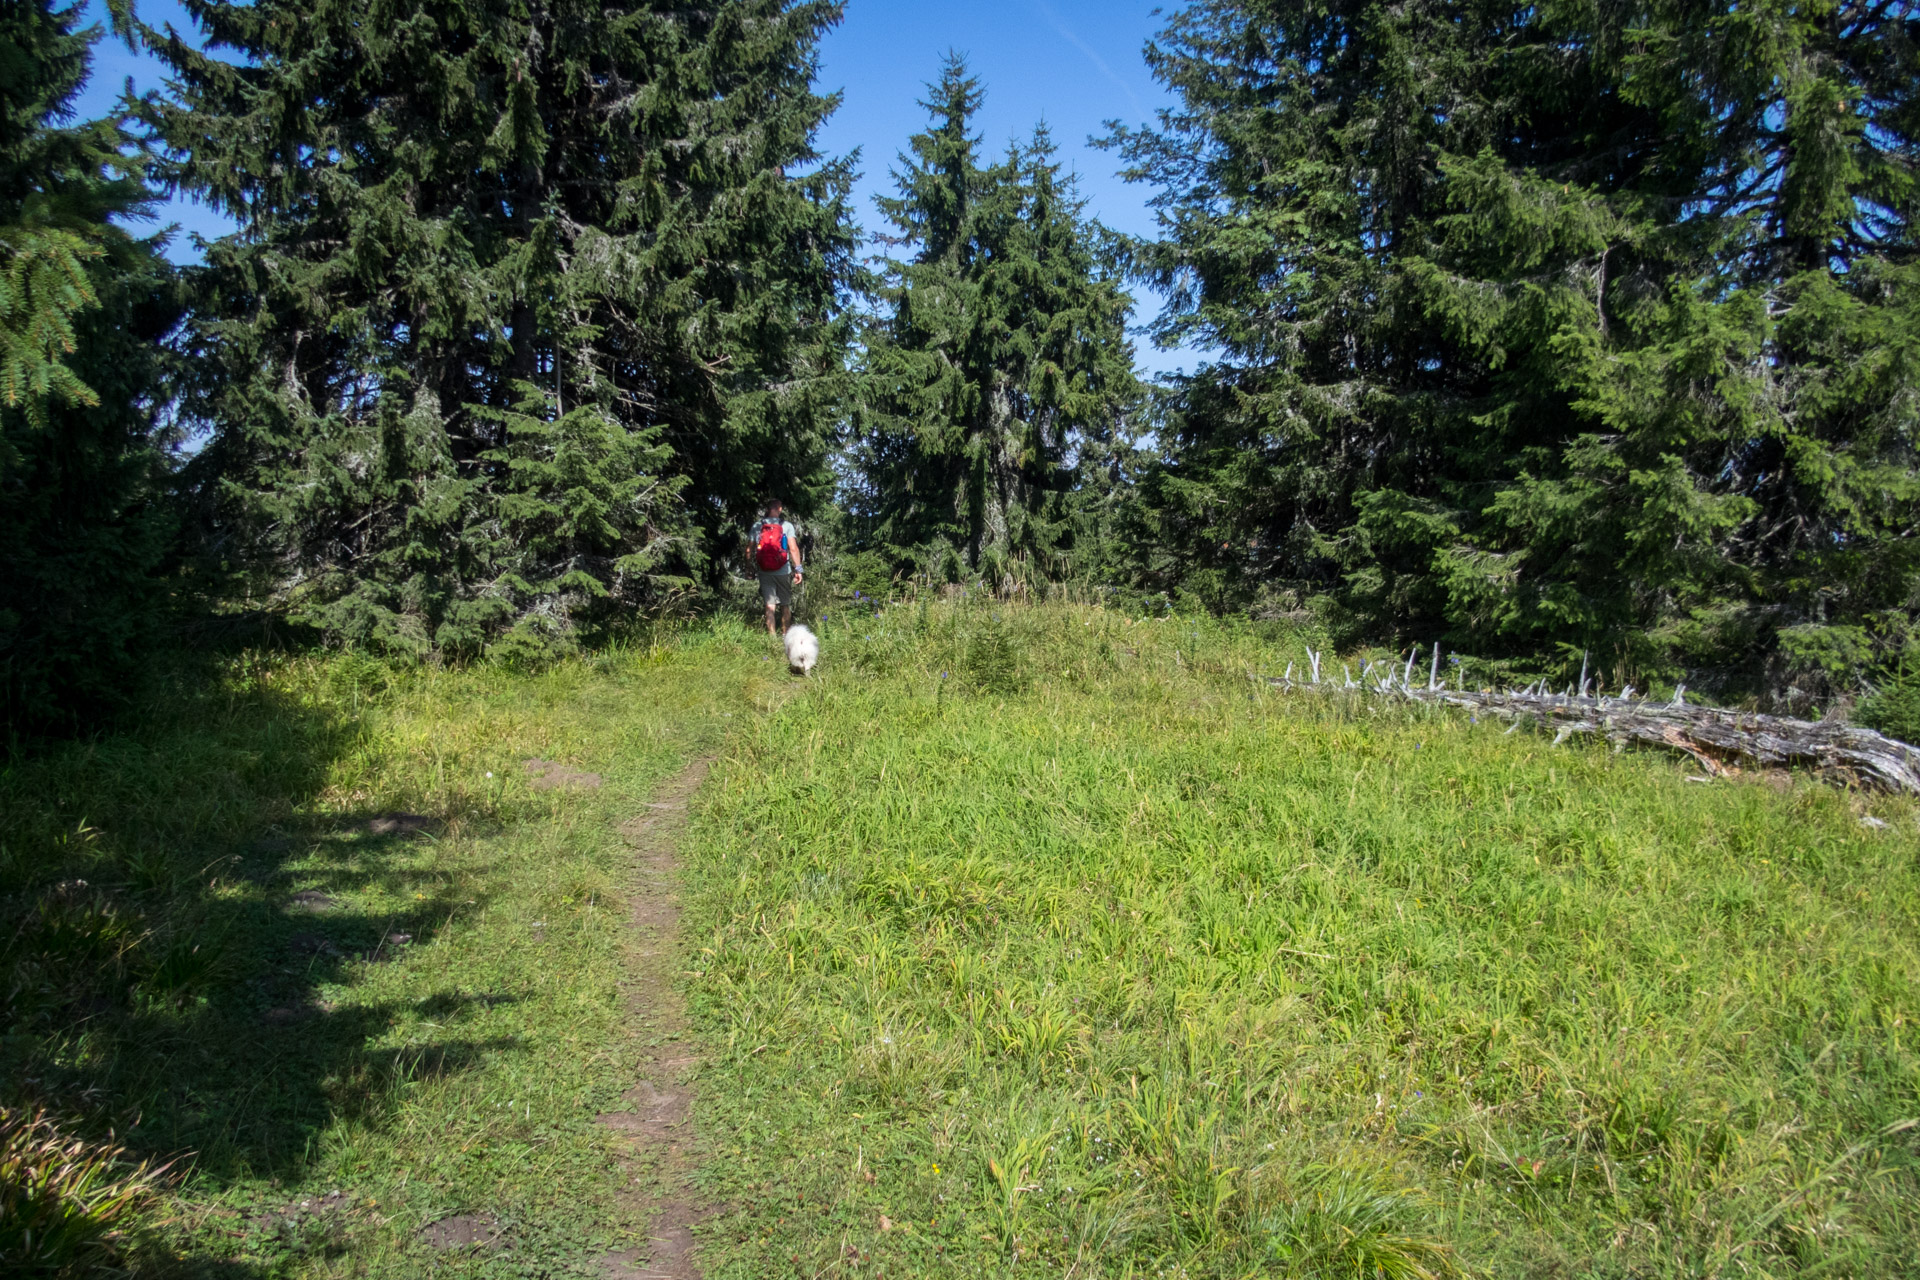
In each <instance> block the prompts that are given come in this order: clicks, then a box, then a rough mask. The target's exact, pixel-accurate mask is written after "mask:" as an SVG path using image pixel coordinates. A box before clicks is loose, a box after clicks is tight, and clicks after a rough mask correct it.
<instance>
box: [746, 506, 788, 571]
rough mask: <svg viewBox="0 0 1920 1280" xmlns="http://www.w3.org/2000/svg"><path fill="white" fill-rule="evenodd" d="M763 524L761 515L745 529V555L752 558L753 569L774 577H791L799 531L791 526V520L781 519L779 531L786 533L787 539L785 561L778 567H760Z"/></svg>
mask: <svg viewBox="0 0 1920 1280" xmlns="http://www.w3.org/2000/svg"><path fill="white" fill-rule="evenodd" d="M764 524H766V519H765V517H762V518H761V519H759V520H755V521H754V522H753V524H752V525H751V526H750V527H749V528H748V529H747V556H748V558H749V559H752V560H753V568H754V571H755V572H756V573H763V574H767V575H769V576H771V577H776V578H786V577H791V576H792V575H793V562H794V560H795V558H796V557H798V556H799V554H800V534H799V531H798V530H796V529H795V528H794V527H793V521H791V520H782V521H781V522H780V532H781V533H782V534H784V535H786V539H787V563H786V564H785V565H784V566H783V567H781V568H778V569H762V568H761V567H760V561H759V555H760V527H761V526H762V525H764Z"/></svg>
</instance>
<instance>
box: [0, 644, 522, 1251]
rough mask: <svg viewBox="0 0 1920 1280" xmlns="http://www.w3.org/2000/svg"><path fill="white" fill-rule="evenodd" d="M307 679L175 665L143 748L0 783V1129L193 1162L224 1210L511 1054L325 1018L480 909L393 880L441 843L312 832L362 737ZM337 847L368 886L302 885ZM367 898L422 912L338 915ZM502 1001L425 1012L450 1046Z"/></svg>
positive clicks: (334, 824)
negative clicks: (354, 1131) (399, 1036)
mask: <svg viewBox="0 0 1920 1280" xmlns="http://www.w3.org/2000/svg"><path fill="white" fill-rule="evenodd" d="M315 671H316V668H315V667H313V666H312V665H311V664H308V665H307V666H306V667H305V668H304V674H302V668H301V667H300V664H299V660H291V661H290V662H288V663H285V664H279V665H278V666H277V667H276V665H274V664H266V663H261V662H254V661H250V660H235V661H230V662H226V663H224V664H222V665H220V666H218V668H217V669H215V668H213V665H212V664H202V665H201V666H200V667H199V668H198V669H197V670H192V669H187V668H185V667H183V668H182V669H181V670H180V671H179V672H178V673H176V674H175V675H174V676H173V677H172V678H171V679H169V680H165V681H161V682H159V683H160V684H161V685H162V690H161V692H160V693H158V694H157V695H156V696H155V699H154V704H153V705H152V706H151V707H150V708H149V709H148V711H147V713H146V715H145V716H144V717H142V720H141V726H142V727H139V728H135V729H130V730H129V731H127V732H124V733H121V734H119V735H116V736H113V737H107V738H101V739H98V740H95V741H92V742H86V743H77V744H67V745H65V746H60V747H55V748H52V749H49V750H47V751H45V752H43V753H42V754H40V755H39V756H37V757H35V758H32V759H27V760H18V759H16V760H14V761H11V762H9V763H7V764H5V765H4V766H3V767H0V1028H4V1030H0V1105H4V1106H5V1107H8V1108H28V1109H37V1108H42V1107H44V1108H46V1109H47V1110H48V1111H49V1112H51V1113H52V1114H54V1115H56V1116H58V1117H59V1118H60V1122H61V1123H62V1125H63V1126H64V1127H66V1128H67V1129H68V1130H70V1131H72V1132H75V1133H77V1134H78V1135H80V1136H85V1137H90V1138H95V1139H99V1138H104V1137H106V1136H107V1135H108V1134H109V1133H111V1134H112V1135H114V1137H115V1140H116V1141H118V1142H119V1143H121V1144H124V1145H125V1146H126V1148H127V1149H128V1151H129V1152H130V1153H131V1154H132V1155H133V1156H135V1157H137V1158H144V1159H152V1160H154V1161H156V1162H162V1161H167V1160H180V1161H182V1162H183V1163H185V1164H190V1166H191V1168H192V1170H193V1176H194V1178H195V1180H196V1182H197V1183H198V1184H199V1185H201V1186H203V1187H205V1188H206V1189H208V1190H209V1191H216V1192H217V1191H218V1190H220V1189H222V1188H225V1187H227V1186H231V1185H233V1184H234V1183H235V1182H237V1181H240V1180H245V1179H252V1180H265V1181H268V1182H270V1183H285V1182H293V1181H296V1180H297V1179H298V1177H299V1175H300V1174H301V1172H302V1170H303V1168H304V1167H305V1165H306V1163H307V1161H308V1160H309V1158H310V1157H311V1155H312V1154H313V1152H314V1144H315V1142H316V1140H317V1138H318V1136H319V1135H320V1134H321V1133H322V1132H323V1131H324V1129H325V1128H326V1127H327V1126H328V1125H329V1124H330V1123H333V1122H335V1121H337V1120H338V1119H340V1118H342V1117H354V1118H359V1119H363V1120H367V1121H371V1122H374V1123H378V1122H379V1121H380V1119H381V1118H382V1116H383V1115H384V1114H385V1113H386V1111H387V1110H388V1108H389V1107H390V1106H391V1103H392V1100H393V1099H394V1098H395V1096H396V1095H397V1093H398V1091H399V1086H400V1085H401V1084H402V1083H404V1082H405V1081H409V1080H421V1079H426V1078H432V1077H440V1076H447V1075H452V1074H457V1073H460V1072H463V1071H466V1070H468V1069H469V1068H471V1067H472V1066H474V1065H475V1064H477V1063H478V1062H480V1061H481V1060H482V1059H484V1058H485V1057H486V1056H487V1055H488V1054H489V1053H492V1052H495V1051H498V1050H502V1049H506V1048H510V1047H511V1046H512V1043H513V1042H512V1041H511V1040H502V1039H480V1038H468V1039H460V1038H454V1039H440V1040H437V1041H436V1042H435V1043H434V1044H433V1045H431V1046H426V1047H418V1048H406V1049H387V1050H373V1049H370V1048H369V1047H368V1046H369V1044H370V1042H372V1041H373V1040H375V1039H377V1038H378V1037H380V1036H382V1035H383V1034H385V1033H386V1032H387V1031H388V1029H389V1027H390V1025H391V1023H392V1022H393V1020H394V1019H395V1018H396V1017H397V1016H398V1015H399V1014H400V1013H401V1010H400V1009H399V1008H398V1007H396V1006H388V1005H381V1004H374V1005H363V1004H354V1005H343V1006H339V1007H334V1006H331V1005H329V1004H328V1002H327V1001H326V999H325V993H326V992H327V990H328V989H330V988H334V987H337V986H339V985H342V984H346V983H350V982H351V981H353V980H354V978H355V976H356V974H359V973H361V972H363V971H364V970H365V968H366V967H367V966H370V965H379V964H383V963H388V962H392V961H395V960H397V959H399V958H400V957H402V956H404V955H405V954H406V952H407V951H409V950H411V949H413V948H417V947H421V946H425V945H428V944H429V943H431V942H432V941H433V939H434V937H435V936H436V934H437V933H438V932H439V931H440V930H441V929H442V928H444V927H445V925H446V923H447V922H448V921H449V920H450V919H451V918H453V916H454V915H456V914H457V913H459V912H461V911H465V910H472V909H477V908H479V907H483V906H484V904H483V903H476V902H473V901H471V900H460V901H455V900H453V899H452V898H451V897H450V896H448V895H446V894H445V893H444V892H443V891H440V890H428V889H427V888H426V887H425V886H426V884H427V878H426V877H424V876H421V875H419V874H418V873H414V872H411V871H409V870H407V869H406V868H405V867H403V866H399V865H394V864H397V863H399V862H401V861H403V857H402V855H404V854H406V853H407V852H408V846H410V845H411V844H412V843H413V842H415V841H418V840H426V839H431V838H433V833H434V828H435V825H436V824H434V823H433V822H432V821H431V820H421V819H418V818H416V817H415V816H413V815H380V814H372V813H364V814H359V815H354V816H351V817H344V818H328V819H325V820H324V821H322V820H317V819H315V818H313V817H312V816H311V810H312V807H313V805H314V802H315V800H316V799H317V797H318V796H319V794H320V792H321V789H322V788H323V787H324V786H325V784H326V779H327V777H328V775H329V770H330V768H331V767H332V765H333V764H334V763H335V762H336V761H338V760H339V759H340V758H341V757H342V756H343V755H345V754H347V753H349V752H352V751H354V750H356V749H359V748H360V747H361V746H362V745H363V740H364V737H365V733H366V730H365V729H364V728H363V725H362V723H361V721H360V720H359V719H358V717H357V716H356V715H355V714H354V710H353V707H354V705H355V704H354V703H353V702H352V701H349V700H348V699H346V698H342V697H340V696H337V695H335V694H331V693H330V692H329V691H328V689H327V687H326V684H325V682H324V681H323V680H320V679H318V678H317V677H316V676H315ZM331 846H339V847H340V848H341V849H342V851H343V852H349V853H350V854H351V857H352V861H353V863H354V866H355V870H353V871H347V870H345V869H344V868H343V869H339V870H332V871H330V870H326V869H324V868H323V869H322V870H320V871H318V872H307V871H304V870H303V871H301V872H299V873H298V874H296V873H295V871H294V870H293V869H292V868H291V867H290V865H289V864H291V863H293V862H295V861H296V860H300V859H305V858H308V857H309V855H311V854H313V853H315V852H319V853H323V854H324V853H325V852H326V851H327V850H328V849H329V847H331ZM323 861H324V859H323ZM316 879H317V880H318V881H319V882H320V883H319V886H318V887H317V888H316V887H312V886H313V882H314V881H315V880H316ZM303 886H304V887H303ZM365 888H382V889H386V890H389V891H396V890H401V889H404V890H406V892H405V893H396V895H395V896H397V897H400V898H402V899H403V900H405V899H411V905H410V906H409V907H408V908H407V909H406V910H405V911H403V912H396V913H391V914H377V915H376V914H369V913H364V912H357V911H353V910H348V909H345V908H344V907H343V906H342V905H341V904H340V903H339V902H338V901H337V900H336V898H335V897H334V895H335V894H345V893H350V892H352V891H354V890H357V889H365ZM416 891H418V892H419V893H424V894H425V895H426V896H417V893H416ZM505 999H508V997H503V996H490V995H473V994H463V993H459V992H443V993H440V994H437V995H435V996H433V997H432V998H431V999H430V1001H429V1004H430V1006H431V1012H432V1015H433V1016H434V1017H435V1019H436V1021H439V1022H441V1023H443V1024H451V1023H454V1022H457V1020H458V1018H459V1016H460V1015H461V1014H462V1012H463V1011H464V1010H466V1009H467V1008H469V1007H472V1006H475V1005H491V1004H495V1003H499V1002H501V1001H502V1000H505ZM423 1007H424V1006H415V1005H410V1006H409V1009H410V1010H418V1009H420V1008H423ZM182 1265H185V1266H188V1267H189V1268H190V1269H191V1270H193V1273H194V1274H201V1273H204V1274H209V1275H212V1274H218V1275H233V1276H242V1275H249V1274H253V1273H252V1272H251V1271H250V1270H248V1269H247V1268H246V1267H245V1266H244V1265H240V1264H233V1265H228V1264H224V1263H219V1262H217V1261H216V1260H212V1259H209V1260H207V1262H206V1267H210V1268H213V1269H212V1270H205V1269H204V1268H200V1267H199V1266H198V1260H193V1259H189V1260H182ZM223 1267H224V1268H225V1269H224V1270H223V1269H221V1268H223Z"/></svg>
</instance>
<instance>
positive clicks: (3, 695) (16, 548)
mask: <svg viewBox="0 0 1920 1280" xmlns="http://www.w3.org/2000/svg"><path fill="white" fill-rule="evenodd" d="M83 23H84V17H83V13H82V7H81V6H80V5H78V4H72V5H68V6H65V7H56V6H55V5H53V4H50V3H47V2H46V0H28V2H26V3H9V4H7V5H5V6H0V730H3V731H13V732H29V733H39V732H45V731H54V730H61V729H71V728H74V727H77V726H80V725H83V724H85V723H87V722H89V721H91V720H93V719H95V718H97V717H99V716H100V715H102V714H105V713H107V712H110V711H111V710H113V709H114V708H115V707H116V706H117V705H119V704H120V703H121V702H122V701H124V699H125V697H126V695H127V693H128V691H129V690H130V689H131V687H132V686H133V684H134V681H135V679H136V677H137V674H138V666H139V663H140V660H141V658H142V656H143V654H144V652H145V649H146V645H147V643H148V642H149V641H150V639H151V636H152V632H153V627H154V623H155V620H156V611H157V608H158V606H159V604H160V602H161V599H162V589H161V582H160V579H159V576H158V574H159V569H160V566H161V563H162V560H163V557H164V556H165V554H166V552H167V551H168V549H169V545H170V544H169V536H170V534H169V523H168V511H167V509H166V507H165V504H164V502H163V500H162V499H163V497H164V490H165V486H166V482H167V477H166V458H165V452H164V448H163V444H164V433H163V431H162V429H161V425H160V423H159V421H158V420H157V418H156V404H157V402H158V401H159V400H160V399H161V398H162V396H163V390H162V370H161V361H160V346H159V343H160V339H161V338H162V337H163V336H164V335H165V334H166V333H167V331H168V330H169V329H170V328H171V327H172V326H173V324H174V323H175V322H176V319H177V317H178V314H179V308H178V306H177V305H176V304H175V302H174V299H173V292H172V284H171V279H170V273H169V270H168V268H167V265H166V263H165V262H164V260H163V259H162V258H161V257H160V255H159V247H158V241H157V240H156V239H142V238H140V237H137V236H135V235H134V234H132V233H131V232H130V231H128V230H127V229H126V224H127V223H128V222H138V221H139V220H141V219H143V218H147V217H150V215H151V211H152V206H153V203H154V196H153V192H152V191H151V189H150V188H149V187H148V186H147V185H146V183H145V181H144V178H143V177H142V174H141V166H142V164H143V158H142V155H141V153H140V150H139V148H138V147H137V146H136V145H135V143H134V141H133V139H131V138H130V137H129V136H128V134H127V133H126V132H125V130H123V129H122V127H121V125H120V124H119V122H117V121H115V120H111V119H108V120H97V121H91V122H86V123H73V122H72V114H73V106H72V104H73V101H74V98H75V95H77V94H78V93H79V91H80V89H81V88H82V87H83V85H84V84H85V81H86V77H87V74H88V69H89V66H90V63H91V60H92V53H91V50H92V46H93V45H94V43H95V42H96V41H97V40H99V39H100V38H101V34H102V33H101V32H100V30H99V29H98V28H96V27H88V26H84V25H83ZM116 219H117V220H118V221H116Z"/></svg>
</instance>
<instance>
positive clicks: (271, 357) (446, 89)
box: [150, 0, 853, 655]
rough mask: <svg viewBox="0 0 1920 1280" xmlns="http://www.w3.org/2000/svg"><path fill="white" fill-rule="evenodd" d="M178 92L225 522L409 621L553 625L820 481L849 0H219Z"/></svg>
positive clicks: (166, 114) (349, 626)
mask: <svg viewBox="0 0 1920 1280" xmlns="http://www.w3.org/2000/svg"><path fill="white" fill-rule="evenodd" d="M188 8H189V12H190V13H192V15H193V16H194V17H195V19H196V20H197V21H198V22H199V23H200V24H201V26H202V28H203V29H204V30H205V31H206V32H207V33H208V34H209V36H210V37H211V42H210V44H209V45H208V46H207V47H206V48H200V47H196V46H195V45H194V44H193V43H190V42H189V41H187V40H185V39H184V38H182V37H180V36H179V35H178V34H177V33H173V32H171V31H169V32H166V33H158V32H155V33H150V38H151V40H152V43H153V46H154V48H155V49H156V50H157V51H158V52H159V53H160V54H161V56H162V57H164V58H165V59H166V61H167V62H168V63H169V64H170V65H171V67H172V68H173V70H174V73H175V76H176V80H175V82H174V86H173V97H172V98H170V99H164V100H156V101H154V102H153V103H152V106H151V118H152V121H153V124H154V127H155V128H156V130H157V132H158V134H159V136H160V137H162V138H163V139H164V140H165V142H166V144H167V145H168V146H169V147H170V148H171V149H172V151H173V153H174V154H175V156H176V157H177V159H178V163H179V166H180V170H179V172H180V181H181V182H182V183H183V184H185V185H187V186H190V187H191V188H193V189H194V190H196V191H198V192H200V193H201V194H202V195H203V196H205V197H206V198H207V199H209V200H210V201H211V202H212V203H214V204H215V205H216V206H217V207H219V208H221V209H223V210H225V211H227V212H228V213H230V214H231V215H233V216H234V217H235V218H236V219H237V220H238V222H239V223H240V229H239V231H238V232H237V233H235V234H234V235H232V236H229V237H226V238H224V239H222V240H220V241H217V242H215V243H213V244H212V245H210V246H209V247H208V253H207V265H206V267H205V268H204V270H202V271H200V272H199V273H197V280H196V285H197V295H196V296H197V298H198V300H199V311H198V314H197V316H196V320H195V324H194V327H193V330H192V334H191V339H190V347H191V350H192V353H193V355H194V356H195V357H196V358H197V364H198V368H199V369H200V371H201V373H200V378H199V380H198V382H197V384H196V386H195V387H194V389H193V390H194V394H193V396H192V398H191V400H190V404H191V406H192V408H193V409H194V411H195V412H196V413H197V415H198V416H199V417H201V418H202V419H203V420H204V421H205V422H206V423H207V424H208V425H209V427H210V430H211V443H210V444H209V445H208V447H207V448H206V450H205V451H204V452H203V453H202V455H201V456H200V458H199V459H198V460H197V465H198V466H199V468H200V473H201V476H202V479H203V482H204V484H205V485H206V486H207V487H208V488H209V489H213V490H217V492H218V493H219V494H220V495H222V497H223V499H224V501H223V502H222V503H221V504H220V506H219V514H218V519H217V524H218V527H217V529H216V530H215V532H216V534H217V536H218V537H219V538H221V539H224V540H225V542H226V544H227V545H230V546H232V547H234V548H236V549H237V551H245V552H250V553H252V559H251V561H250V563H248V564H247V566H246V567H250V568H252V569H253V570H255V571H256V572H259V573H262V574H264V575H265V576H266V578H267V580H268V581H269V582H270V583H271V584H272V585H273V587H274V588H275V590H276V591H278V592H279V593H281V594H282V595H283V597H284V598H285V599H286V600H287V601H288V603H289V604H290V605H291V606H292V607H293V609H294V611H295V613H296V616H299V617H301V618H304V619H306V620H308V621H310V622H312V623H315V624H317V625H319V626H321V627H323V628H324V629H325V630H326V632H327V633H328V634H329V635H331V636H332V637H333V638H335V639H336V640H338V641H342V642H347V643H354V644H365V645H371V646H375V647H378V648H381V649H384V650H386V651H389V652H395V653H402V654H413V655H426V654H471V653H477V652H481V651H483V650H491V651H496V652H504V653H511V652H518V651H523V650H524V651H533V652H545V651H551V650H553V649H556V648H564V647H567V646H569V645H572V644H574V643H576V642H577V641H578V639H579V638H580V637H581V636H583V635H592V634H595V633H597V632H599V631H602V630H604V629H605V628H607V627H609V626H612V625H616V624H618V623H619V622H620V621H621V620H623V619H625V618H628V617H630V616H631V615H632V614H633V613H634V612H635V611H636V610H640V609H646V608H653V607H659V606H661V605H662V604H665V603H667V602H669V601H670V600H671V599H672V598H674V597H675V596H677V595H685V594H687V593H689V592H691V591H694V590H696V589H697V588H698V585H699V582H700V580H701V579H702V578H703V577H704V576H706V575H708V574H709V573H711V572H713V571H714V568H715V562H714V561H713V560H712V558H711V556H710V553H711V552H712V551H713V550H714V549H715V546H716V544H717V543H728V545H725V546H724V547H722V548H721V549H722V550H724V551H727V552H731V551H732V550H733V549H734V548H733V547H732V545H731V544H730V542H729V540H730V539H737V537H738V535H737V532H736V531H735V528H736V524H737V522H738V521H741V520H744V518H745V515H746V513H747V511H748V510H749V509H750V507H751V504H752V500H753V498H754V496H755V495H757V494H758V493H759V492H760V491H761V490H763V489H767V488H777V489H780V490H782V491H784V492H786V493H787V494H788V495H789V496H791V497H795V498H797V499H798V500H799V501H801V502H803V503H804V502H805V500H806V499H807V497H808V495H809V494H812V493H815V492H818V491H820V490H822V489H823V488H824V484H825V470H824V462H825V456H826V443H827V440H826V433H827V428H828V426H829V424H830V422H831V420H832V415H833V413H834V411H835V404H836V397H838V396H839V394H840V391H841V382H842V381H843V379H844V364H843V359H842V352H843V349H844V344H845V338H846V332H845V324H844V322H843V321H842V320H841V319H840V318H839V314H840V311H841V299H840V296H839V295H840V293H841V290H842V284H843V280H844V278H845V276H846V273H847V271H848V269H849V265H850V262H851V254H852V250H853V232H852V228H851V225H850V223H849V221H848V218H847V216H846V211H845V192H846V188H847V183H848V177H849V175H848V173H847V171H846V169H845V167H844V166H841V165H835V164H826V163H822V162H820V160H819V158H818V157H817V156H816V155H815V153H814V151H813V147H812V138H813V134H814V132H815V130H816V129H817V127H818V126H819V124H820V122H821V121H822V120H823V119H824V117H825V115H826V113H827V111H828V110H829V109H830V107H831V102H830V100H828V99H826V98H823V97H821V96H819V95H817V94H815V93H814V92H813V90H812V87H811V83H810V81H811V75H812V72H813V69H814V62H815V59H814V46H815V43H816V41H817V39H818V37H819V35H820V34H821V32H822V31H823V30H824V29H825V28H826V27H827V26H828V25H829V24H830V23H832V22H833V21H836V20H837V17H838V13H839V8H838V6H837V5H836V4H832V3H825V2H811V3H792V2H789V0H723V2H722V3H718V4H710V5H693V4H685V3H667V2H660V3H647V2H644V0H636V2H631V3H612V4H600V3H592V4H588V3H582V2H581V0H515V3H511V4H508V5H506V6H504V7H501V6H491V5H476V4H472V3H470V2H469V0H428V3H425V4H394V3H391V0H319V2H318V3H304V2H303V3H298V4H295V3H291V2H290V0H261V2H260V3H231V2H230V0H189V5H188Z"/></svg>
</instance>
